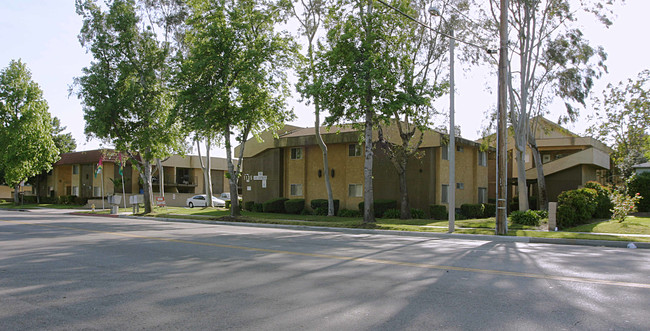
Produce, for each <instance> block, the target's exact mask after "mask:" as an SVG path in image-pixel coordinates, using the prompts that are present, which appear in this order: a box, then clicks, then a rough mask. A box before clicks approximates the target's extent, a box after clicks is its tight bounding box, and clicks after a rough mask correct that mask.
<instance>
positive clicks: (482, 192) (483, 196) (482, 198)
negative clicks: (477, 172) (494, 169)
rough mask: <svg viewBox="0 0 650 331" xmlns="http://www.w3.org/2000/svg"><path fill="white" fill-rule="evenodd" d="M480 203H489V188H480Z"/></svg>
mask: <svg viewBox="0 0 650 331" xmlns="http://www.w3.org/2000/svg"><path fill="white" fill-rule="evenodd" d="M478 203H487V188H486V187H479V188H478Z"/></svg>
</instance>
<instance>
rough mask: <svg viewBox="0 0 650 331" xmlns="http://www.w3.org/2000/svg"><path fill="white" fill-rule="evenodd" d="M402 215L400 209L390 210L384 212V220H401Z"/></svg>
mask: <svg viewBox="0 0 650 331" xmlns="http://www.w3.org/2000/svg"><path fill="white" fill-rule="evenodd" d="M401 214H402V213H401V212H400V210H399V209H392V208H391V209H388V210H387V211H385V212H384V216H382V217H383V218H399V217H400V215H401Z"/></svg>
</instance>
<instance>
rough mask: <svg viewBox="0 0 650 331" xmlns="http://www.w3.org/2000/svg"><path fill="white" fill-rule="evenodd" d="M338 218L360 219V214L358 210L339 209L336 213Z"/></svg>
mask: <svg viewBox="0 0 650 331" xmlns="http://www.w3.org/2000/svg"><path fill="white" fill-rule="evenodd" d="M338 216H339V217H361V213H360V212H359V211H358V210H350V209H341V210H339V213H338Z"/></svg>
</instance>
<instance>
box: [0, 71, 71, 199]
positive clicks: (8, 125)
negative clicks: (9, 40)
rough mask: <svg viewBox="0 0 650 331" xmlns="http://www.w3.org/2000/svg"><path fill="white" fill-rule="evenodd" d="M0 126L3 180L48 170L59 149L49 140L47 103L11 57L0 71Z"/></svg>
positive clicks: (14, 181) (14, 182)
mask: <svg viewBox="0 0 650 331" xmlns="http://www.w3.org/2000/svg"><path fill="white" fill-rule="evenodd" d="M0 128H1V129H0V173H2V174H3V178H2V179H3V180H4V182H5V183H7V184H9V185H12V186H16V185H18V184H19V183H20V182H21V181H23V180H26V179H27V178H29V177H31V176H34V175H36V174H38V173H40V172H42V171H49V170H50V169H52V164H53V163H54V162H56V161H57V159H58V156H59V150H58V149H57V147H56V145H55V144H54V141H53V140H52V119H51V118H50V113H49V111H48V105H47V102H46V101H45V99H44V98H43V92H42V91H41V89H40V87H39V86H38V84H37V83H36V82H34V81H33V80H32V75H31V72H30V71H29V69H28V68H27V65H25V63H23V62H22V61H20V60H18V61H13V60H12V61H11V62H10V63H9V66H7V67H6V68H4V69H3V70H2V71H1V72H0ZM16 197H17V190H16ZM16 202H17V200H16Z"/></svg>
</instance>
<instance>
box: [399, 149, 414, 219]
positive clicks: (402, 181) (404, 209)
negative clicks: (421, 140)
mask: <svg viewBox="0 0 650 331" xmlns="http://www.w3.org/2000/svg"><path fill="white" fill-rule="evenodd" d="M405 163H406V162H404V163H403V164H401V166H400V167H398V168H397V173H398V175H399V193H400V214H399V215H400V217H399V218H400V219H403V220H408V219H411V209H410V208H409V193H408V187H407V185H406V164H405Z"/></svg>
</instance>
